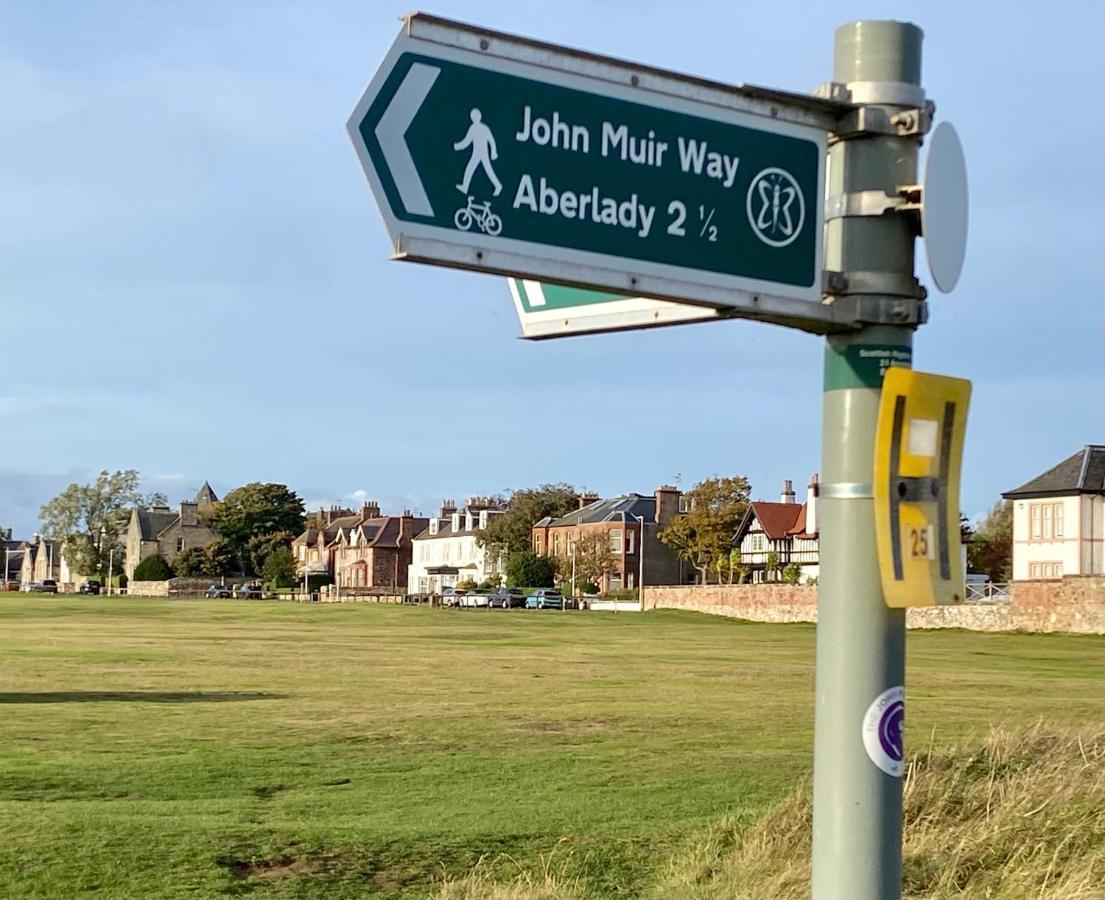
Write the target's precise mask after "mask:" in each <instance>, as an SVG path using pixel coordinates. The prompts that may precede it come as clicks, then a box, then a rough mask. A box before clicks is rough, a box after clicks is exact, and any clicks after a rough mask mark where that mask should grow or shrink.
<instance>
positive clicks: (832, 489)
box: [817, 481, 875, 500]
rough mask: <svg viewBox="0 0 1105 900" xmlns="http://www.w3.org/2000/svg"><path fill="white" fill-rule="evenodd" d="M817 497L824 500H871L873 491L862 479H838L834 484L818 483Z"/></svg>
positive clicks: (873, 494)
mask: <svg viewBox="0 0 1105 900" xmlns="http://www.w3.org/2000/svg"><path fill="white" fill-rule="evenodd" d="M817 487H818V490H817V496H818V498H821V499H825V500H871V499H873V498H874V496H875V491H874V489H873V488H872V487H871V485H870V484H866V483H864V482H862V481H838V482H836V483H835V484H819V485H818V486H817Z"/></svg>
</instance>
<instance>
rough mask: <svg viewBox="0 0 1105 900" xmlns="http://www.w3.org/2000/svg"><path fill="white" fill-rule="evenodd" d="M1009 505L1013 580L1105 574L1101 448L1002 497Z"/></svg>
mask: <svg viewBox="0 0 1105 900" xmlns="http://www.w3.org/2000/svg"><path fill="white" fill-rule="evenodd" d="M1002 497H1004V498H1005V499H1006V500H1010V501H1012V503H1013V580H1014V581H1029V580H1036V579H1048V578H1062V577H1064V576H1067V575H1102V574H1105V445H1102V444H1087V445H1086V446H1085V447H1083V448H1082V449H1081V450H1079V451H1078V452H1077V453H1075V454H1074V455H1073V456H1069V457H1067V458H1066V459H1065V460H1063V461H1062V462H1061V463H1059V464H1058V465H1056V466H1053V467H1052V468H1050V469H1048V470H1047V471H1046V472H1044V473H1043V474H1041V475H1037V476H1036V477H1035V478H1033V479H1032V480H1031V481H1028V482H1026V483H1024V484H1022V485H1021V486H1020V487H1018V488H1015V489H1014V490H1011V491H1006V492H1005V493H1003V494H1002Z"/></svg>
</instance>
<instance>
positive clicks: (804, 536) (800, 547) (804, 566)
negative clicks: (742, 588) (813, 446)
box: [733, 475, 820, 584]
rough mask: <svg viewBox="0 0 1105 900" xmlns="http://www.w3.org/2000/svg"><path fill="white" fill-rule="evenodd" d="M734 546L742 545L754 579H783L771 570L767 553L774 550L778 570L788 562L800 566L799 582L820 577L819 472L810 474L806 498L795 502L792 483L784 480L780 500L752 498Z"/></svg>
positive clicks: (742, 552)
mask: <svg viewBox="0 0 1105 900" xmlns="http://www.w3.org/2000/svg"><path fill="white" fill-rule="evenodd" d="M733 546H734V547H739V548H740V552H741V565H742V566H745V567H747V568H749V569H751V572H752V583H753V584H760V583H762V582H764V581H778V580H780V577H779V574H778V573H777V572H775V573H772V572H769V571H768V565H767V562H768V555H769V554H770V553H775V554H776V557H777V559H778V565H779V570H780V571H781V570H782V569H784V568H786V567H787V566H789V565H797V566H799V567H800V568H801V575H800V576H799V582H800V583H805V582H806V580H807V579H810V578H817V576H818V572H819V571H820V566H819V562H820V557H819V556H818V524H817V476H816V475H814V476H812V477H811V478H810V484H809V487H808V488H807V489H806V502H805V503H802V504H799V503H797V502H796V498H795V494H794V487H793V483H792V482H790V481H785V482H783V491H782V493H781V494H780V496H779V502H778V503H769V502H767V501H764V500H753V501H752V502H751V503H750V504H749V506H748V511H747V512H746V513H745V514H744V518H743V519H742V520H741V523H740V525H739V526H738V528H737V533H736V535H735V536H734V537H733Z"/></svg>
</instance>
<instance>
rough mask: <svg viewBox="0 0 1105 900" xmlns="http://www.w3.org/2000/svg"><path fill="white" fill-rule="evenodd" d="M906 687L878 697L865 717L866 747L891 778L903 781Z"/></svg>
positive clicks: (873, 759) (893, 688) (885, 692)
mask: <svg viewBox="0 0 1105 900" xmlns="http://www.w3.org/2000/svg"><path fill="white" fill-rule="evenodd" d="M904 731H905V688H903V687H892V688H888V689H887V690H885V691H883V692H882V693H881V694H879V696H877V697H876V698H875V699H874V700H873V701H872V702H871V705H870V706H868V707H867V712H866V713H865V714H864V716H863V747H864V749H865V750H866V751H867V755H868V756H869V757H870V758H871V762H873V763H874V764H875V765H876V766H878V767H879V768H880V769H882V770H883V771H884V772H885V773H886V774H887V775H893V776H894V777H895V778H901V776H902V771H903V769H904V760H905V739H904V738H905V736H904Z"/></svg>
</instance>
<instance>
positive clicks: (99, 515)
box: [38, 469, 143, 579]
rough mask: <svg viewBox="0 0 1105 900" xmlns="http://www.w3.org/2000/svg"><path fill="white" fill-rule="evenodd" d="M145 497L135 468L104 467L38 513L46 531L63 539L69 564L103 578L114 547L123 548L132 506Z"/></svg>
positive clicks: (58, 538) (69, 488) (64, 550)
mask: <svg viewBox="0 0 1105 900" xmlns="http://www.w3.org/2000/svg"><path fill="white" fill-rule="evenodd" d="M142 499H143V497H142V494H141V493H140V492H139V490H138V472H137V471H136V470H135V469H126V470H122V471H118V472H108V471H107V470H106V469H105V470H104V471H102V472H100V474H99V475H98V476H97V477H96V480H95V481H94V482H92V483H91V484H77V483H75V482H74V483H73V484H71V485H69V487H67V488H66V489H65V490H64V491H62V492H61V493H60V494H58V495H57V496H56V497H54V498H53V499H52V500H51V501H50V502H49V503H47V504H46V505H45V506H43V507H42V509H40V510H39V513H38V515H39V518H40V519H41V520H42V530H43V533H44V534H45V535H46V536H47V537H48V538H52V539H54V540H58V541H61V545H62V551H63V552H64V553H65V557H66V559H67V560H68V561H69V564H70V567H71V568H73V569H75V570H76V571H77V572H79V573H80V574H82V575H97V576H99V577H100V578H101V579H102V578H103V577H104V575H106V573H107V570H108V561H109V556H110V555H111V551H112V550H115V551H116V553H118V552H119V550H120V542H119V533H120V532H121V531H124V530H125V529H126V526H127V520H128V519H129V518H130V508H131V507H133V506H136V505H138V504H139V503H140V502H141V501H142Z"/></svg>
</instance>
